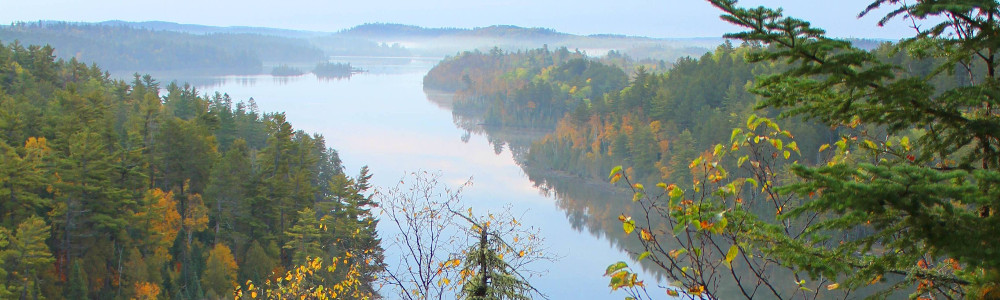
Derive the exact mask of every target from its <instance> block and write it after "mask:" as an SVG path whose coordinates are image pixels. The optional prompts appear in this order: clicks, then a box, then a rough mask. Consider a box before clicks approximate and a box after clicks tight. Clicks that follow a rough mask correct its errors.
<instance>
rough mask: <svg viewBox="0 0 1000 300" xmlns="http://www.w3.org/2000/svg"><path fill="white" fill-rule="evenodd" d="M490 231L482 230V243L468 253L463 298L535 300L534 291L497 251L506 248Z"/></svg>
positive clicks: (463, 268) (487, 228)
mask: <svg viewBox="0 0 1000 300" xmlns="http://www.w3.org/2000/svg"><path fill="white" fill-rule="evenodd" d="M504 246H505V243H504V242H503V240H502V239H500V237H499V236H496V235H495V234H491V233H490V232H489V227H482V228H481V230H480V236H479V242H478V243H476V244H475V245H473V246H472V247H469V249H468V250H467V254H466V258H465V265H463V267H462V271H461V274H463V275H464V276H463V278H462V280H463V281H464V284H463V285H462V290H461V292H460V293H459V296H460V297H462V298H463V299H469V300H493V299H495V300H500V299H525V300H526V299H531V297H530V295H531V292H532V290H533V288H532V287H531V285H530V284H528V282H526V281H524V278H522V277H521V276H520V274H517V271H516V270H515V269H514V268H513V267H511V266H510V265H509V264H507V262H506V261H504V259H503V255H500V254H499V253H497V251H496V250H495V249H497V248H498V247H504Z"/></svg>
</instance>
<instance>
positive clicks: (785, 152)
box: [781, 150, 792, 159]
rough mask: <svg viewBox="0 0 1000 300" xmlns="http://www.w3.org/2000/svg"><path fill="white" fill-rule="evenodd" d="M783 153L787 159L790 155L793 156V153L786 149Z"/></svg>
mask: <svg viewBox="0 0 1000 300" xmlns="http://www.w3.org/2000/svg"><path fill="white" fill-rule="evenodd" d="M781 154H782V156H784V157H785V159H788V157H789V156H792V153H790V152H788V150H785V151H784V152H783V153H781Z"/></svg>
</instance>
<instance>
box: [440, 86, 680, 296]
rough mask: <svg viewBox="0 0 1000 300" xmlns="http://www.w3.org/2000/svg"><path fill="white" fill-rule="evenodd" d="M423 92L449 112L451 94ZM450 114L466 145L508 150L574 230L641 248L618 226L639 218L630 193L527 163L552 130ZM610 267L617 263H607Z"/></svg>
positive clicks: (648, 267)
mask: <svg viewBox="0 0 1000 300" xmlns="http://www.w3.org/2000/svg"><path fill="white" fill-rule="evenodd" d="M424 93H425V94H426V95H427V100H428V101H430V102H432V103H434V104H436V105H437V106H438V107H441V108H444V109H448V110H451V109H450V108H451V105H452V103H453V101H454V97H453V96H452V94H450V93H447V92H443V91H438V90H433V89H425V90H424ZM451 111H452V121H453V122H454V124H455V126H456V127H458V128H460V129H462V130H465V132H466V134H465V135H463V136H462V141H463V142H464V141H466V140H468V139H469V135H471V134H475V135H480V136H484V137H486V139H487V140H488V141H489V143H490V145H492V146H493V149H494V153H495V154H497V155H500V154H501V153H502V152H503V149H504V148H505V147H506V148H507V149H508V150H509V151H510V152H511V155H512V156H513V157H514V160H515V161H516V163H517V164H518V166H520V167H521V169H522V170H523V172H524V174H525V175H526V176H527V177H528V179H529V180H530V181H531V182H532V184H533V186H534V187H535V188H536V189H538V191H539V193H540V194H541V195H542V196H544V197H546V198H552V199H555V203H556V207H558V208H559V210H561V211H562V212H563V213H564V214H565V216H566V219H567V220H568V221H569V223H570V225H571V226H572V228H573V230H576V231H577V232H586V233H588V234H590V235H592V236H594V237H596V238H598V239H605V240H607V241H609V242H611V244H612V245H614V247H615V248H616V249H618V250H621V251H625V252H628V251H627V249H642V245H641V244H640V243H639V242H638V240H636V239H628V238H627V236H626V235H625V234H624V233H623V232H622V225H621V222H620V221H618V216H619V215H621V214H625V215H628V216H636V218H638V217H637V216H638V215H639V214H638V213H637V212H638V211H640V209H641V207H640V206H639V205H637V204H635V203H633V202H632V201H630V200H631V199H632V194H631V193H630V192H628V191H625V190H621V189H616V188H614V187H613V186H611V185H610V184H609V183H607V182H604V181H595V180H592V179H588V178H582V177H578V176H574V175H570V174H568V173H565V172H559V171H554V170H549V169H546V168H543V167H538V166H533V165H530V164H528V162H527V161H526V158H527V155H528V151H529V149H530V148H531V144H532V143H534V142H535V141H538V140H539V139H541V138H543V137H545V135H547V134H548V133H549V132H548V131H545V130H537V129H524V128H504V127H498V126H485V125H483V120H482V119H481V118H480V117H479V116H481V115H482V112H477V111H460V110H451ZM630 254H631V255H632V257H633V258H635V257H637V256H638V253H630ZM611 262H613V261H610V260H609V261H608V263H611ZM642 269H643V270H644V271H646V272H647V273H649V274H652V275H653V276H654V277H655V278H656V279H657V280H659V279H661V278H662V277H663V276H662V274H661V273H660V272H661V271H662V270H661V269H660V268H658V267H656V266H654V265H652V264H651V263H650V262H649V261H644V262H643V264H642Z"/></svg>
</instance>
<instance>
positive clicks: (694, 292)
mask: <svg viewBox="0 0 1000 300" xmlns="http://www.w3.org/2000/svg"><path fill="white" fill-rule="evenodd" d="M704 292H705V286H702V285H698V286H694V287H692V288H690V289H688V293H690V294H691V295H695V296H701V293H704Z"/></svg>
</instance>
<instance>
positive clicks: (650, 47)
mask: <svg viewBox="0 0 1000 300" xmlns="http://www.w3.org/2000/svg"><path fill="white" fill-rule="evenodd" d="M0 40H3V41H13V40H19V41H20V42H21V44H24V45H28V44H40V45H44V44H50V45H52V46H54V47H55V48H56V49H57V53H56V54H57V55H58V56H59V57H61V58H64V59H70V58H76V59H77V60H81V61H84V62H88V63H89V62H97V63H99V64H101V65H103V66H105V68H106V69H109V70H112V71H128V72H132V71H135V72H145V71H179V72H186V71H191V70H198V71H199V72H210V73H224V74H237V73H238V74H246V73H259V72H263V71H264V70H263V65H275V64H299V63H302V64H315V63H318V62H324V61H326V60H327V58H328V57H330V56H378V57H412V56H422V57H444V56H449V55H455V54H456V53H460V52H463V51H474V50H479V51H490V50H492V49H494V48H500V49H502V50H505V51H521V50H527V49H537V48H542V47H549V48H550V49H556V48H561V47H566V48H568V49H570V50H571V51H576V50H579V51H581V52H582V53H586V54H587V55H590V56H603V55H606V54H608V53H611V52H612V51H614V53H615V54H616V55H626V56H627V57H631V58H634V59H647V58H648V59H652V60H664V61H667V62H672V61H674V60H676V59H677V58H679V57H683V56H695V57H697V56H701V55H702V54H704V53H705V52H708V51H709V50H711V49H714V48H715V47H716V46H718V45H719V44H721V43H723V41H724V40H723V39H722V38H695V39H690V38H687V39H662V38H648V37H636V36H625V35H615V34H597V35H586V36H584V35H574V34H568V33H563V32H558V31H555V30H552V29H548V28H525V27H519V26H513V25H494V26H487V27H477V28H425V27H420V26H413V25H405V24H393V23H369V24H362V25H358V26H355V27H352V28H349V29H344V30H340V31H337V32H319V31H303V30H289V29H277V28H264V27H246V26H234V27H220V26H206V25H194V24H179V23H172V22H162V21H148V22H127V21H118V20H112V21H104V22H98V23H72V22H60V21H37V22H20V23H15V24H12V25H9V26H0ZM622 57H625V56H622Z"/></svg>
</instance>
